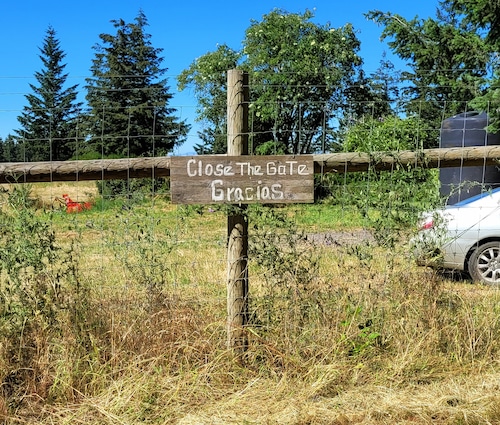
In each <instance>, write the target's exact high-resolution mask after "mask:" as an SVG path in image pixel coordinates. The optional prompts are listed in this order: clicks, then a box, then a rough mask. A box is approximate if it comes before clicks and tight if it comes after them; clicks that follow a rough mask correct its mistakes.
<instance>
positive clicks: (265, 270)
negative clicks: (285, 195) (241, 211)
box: [249, 206, 319, 327]
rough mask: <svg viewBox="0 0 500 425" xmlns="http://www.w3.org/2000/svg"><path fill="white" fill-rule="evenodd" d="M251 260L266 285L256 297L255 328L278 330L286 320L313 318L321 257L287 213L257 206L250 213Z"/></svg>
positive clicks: (254, 306)
mask: <svg viewBox="0 0 500 425" xmlns="http://www.w3.org/2000/svg"><path fill="white" fill-rule="evenodd" d="M249 223H250V228H249V258H250V260H251V266H252V267H257V270H258V272H259V273H260V274H261V276H262V278H263V279H264V281H265V285H266V286H265V288H263V292H262V296H261V297H257V296H256V297H254V298H253V299H252V303H253V310H254V311H253V314H252V316H253V320H252V325H260V326H270V327H273V326H276V325H277V324H278V323H279V322H280V321H282V320H284V318H285V317H290V315H292V316H293V318H294V319H293V320H294V323H296V324H300V323H303V321H304V320H306V318H307V317H308V316H309V315H311V314H314V311H315V309H316V308H317V306H316V304H315V303H314V298H315V295H314V294H315V288H314V280H315V277H316V275H317V273H318V267H319V263H318V255H316V254H315V252H314V250H313V249H312V248H311V246H310V245H309V244H308V243H307V241H306V237H305V235H304V234H303V233H302V232H301V231H299V230H298V228H297V226H296V223H295V222H294V221H293V220H292V219H291V218H290V217H288V216H287V212H286V210H283V211H282V210H280V209H277V208H273V207H266V206H254V207H253V208H252V209H250V211H249Z"/></svg>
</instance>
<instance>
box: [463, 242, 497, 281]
mask: <svg viewBox="0 0 500 425" xmlns="http://www.w3.org/2000/svg"><path fill="white" fill-rule="evenodd" d="M468 266H469V273H470V276H471V277H472V280H474V281H477V282H482V283H484V284H486V285H497V286H500V242H488V243H485V244H483V245H480V246H479V247H477V249H476V250H475V251H474V252H473V253H472V255H471V257H470V259H469V263H468Z"/></svg>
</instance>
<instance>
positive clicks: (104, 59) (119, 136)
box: [87, 11, 189, 157]
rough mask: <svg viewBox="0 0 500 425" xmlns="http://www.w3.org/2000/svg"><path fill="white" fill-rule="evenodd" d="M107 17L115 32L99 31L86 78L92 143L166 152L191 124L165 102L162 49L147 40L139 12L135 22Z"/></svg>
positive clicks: (119, 151)
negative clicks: (93, 57)
mask: <svg viewBox="0 0 500 425" xmlns="http://www.w3.org/2000/svg"><path fill="white" fill-rule="evenodd" d="M111 22H112V23H113V25H114V27H115V28H116V34H114V35H111V34H101V35H100V36H99V37H100V39H101V41H102V44H97V45H96V46H95V47H94V49H95V50H96V56H95V59H94V60H93V64H92V67H91V72H92V76H93V77H92V78H89V79H87V84H88V85H87V90H88V93H87V101H88V104H89V106H90V111H91V113H90V114H89V116H88V124H89V132H90V139H91V145H92V148H93V149H94V150H95V151H97V152H99V153H102V154H103V155H104V156H111V155H114V156H120V157H128V156H131V157H136V156H155V155H165V154H167V153H168V152H170V151H172V149H173V148H174V147H175V146H177V145H180V144H181V143H183V142H184V141H185V138H186V135H187V132H188V130H189V127H188V126H187V125H186V124H185V122H183V121H179V119H178V118H176V117H174V114H175V112H176V110H175V109H174V108H171V107H169V106H168V105H169V101H170V100H171V98H172V94H171V93H170V92H169V87H168V86H167V80H166V79H164V78H162V76H163V75H164V73H165V72H166V71H167V69H165V68H162V67H161V63H162V61H163V58H162V57H160V54H161V52H162V49H158V48H154V47H153V46H152V45H151V41H150V38H151V36H150V35H149V34H147V33H146V32H145V27H146V26H147V25H148V23H147V19H146V16H145V15H144V13H143V12H142V11H140V12H139V14H138V16H137V17H136V18H135V22H134V23H126V22H124V21H123V20H122V19H120V20H114V21H111Z"/></svg>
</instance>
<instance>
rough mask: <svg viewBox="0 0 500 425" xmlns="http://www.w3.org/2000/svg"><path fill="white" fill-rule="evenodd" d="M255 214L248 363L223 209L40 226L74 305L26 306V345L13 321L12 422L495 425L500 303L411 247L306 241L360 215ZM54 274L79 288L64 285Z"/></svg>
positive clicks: (8, 390)
mask: <svg viewBox="0 0 500 425" xmlns="http://www.w3.org/2000/svg"><path fill="white" fill-rule="evenodd" d="M57 190H58V191H59V189H57ZM252 210H255V211H259V214H253V213H252V214H253V215H252V220H253V221H252V223H250V224H252V225H255V224H256V225H258V226H257V228H254V227H251V238H253V240H252V241H251V246H252V249H254V251H252V255H251V257H250V264H249V267H250V269H249V270H250V281H249V287H250V313H251V314H250V321H249V326H248V327H247V335H248V341H249V345H248V349H247V350H246V352H245V354H244V356H239V355H238V354H237V353H234V352H233V351H232V350H229V349H228V348H227V347H226V277H227V270H226V267H227V265H226V246H225V244H226V237H227V234H226V232H227V230H226V226H227V214H226V212H225V211H224V209H214V208H211V207H208V206H203V207H201V206H191V207H186V206H174V205H171V204H170V203H169V202H167V201H166V200H165V199H162V198H161V197H160V198H156V199H154V202H152V201H151V200H149V201H144V202H140V203H134V204H129V203H127V202H124V201H119V200H116V201H113V202H102V203H101V201H98V202H96V203H95V206H94V208H93V209H92V210H91V211H86V212H84V213H81V214H75V215H73V214H66V213H65V212H63V211H55V212H49V211H48V210H43V209H38V210H36V212H35V218H37V219H40V221H41V223H44V222H49V223H50V224H51V229H53V231H54V232H55V234H56V241H57V243H58V244H59V245H60V246H61V247H63V248H64V249H65V250H70V249H72V250H73V251H71V252H72V253H73V256H72V259H71V260H70V261H69V262H64V261H63V262H60V263H59V262H57V261H54V262H53V264H47V268H46V269H43V270H37V271H34V272H35V273H34V274H31V275H29V276H31V277H35V278H36V279H34V280H31V281H30V282H32V283H36V282H38V283H36V284H37V285H38V284H43V285H46V286H40V288H50V287H52V286H51V285H56V286H57V284H61V285H63V289H64V288H66V289H65V291H64V292H60V295H61V298H57V297H56V298H51V297H47V296H46V294H47V293H43V292H42V293H40V292H36V291H35V292H28V293H29V294H34V295H36V297H39V298H36V297H35V298H32V300H38V301H37V303H35V304H34V305H36V306H41V307H43V308H40V309H38V310H36V309H34V310H33V314H27V313H25V316H24V320H21V321H18V322H17V323H20V324H21V325H22V332H19V333H14V334H9V333H8V332H7V331H6V329H7V327H6V326H7V324H8V323H9V320H8V318H9V316H8V315H5V311H4V316H2V321H0V378H1V380H2V393H1V395H0V416H1V417H2V420H4V422H5V423H40V424H67V423H76V424H79V423H82V424H84V423H85V424H100V425H102V424H123V423H150V424H166V423H178V424H191V423H210V424H241V423H255V424H278V423H287V424H292V425H302V424H306V423H318V424H327V423H332V424H354V423H358V424H375V425H379V424H386V423H402V424H405V423H408V424H410V423H411V424H419V423H420V424H426V423H441V424H450V425H451V424H487V423H495V422H497V421H498V418H499V417H500V415H499V413H498V412H499V411H500V407H499V406H500V399H499V398H498V395H497V394H498V379H500V372H499V369H498V358H499V356H500V343H499V341H500V338H499V336H500V320H499V319H498V317H499V316H498V305H499V302H500V292H499V291H497V290H495V289H492V288H487V287H483V286H477V285H471V284H470V283H468V282H460V281H452V280H446V279H444V278H443V277H442V276H440V275H439V274H436V273H434V272H433V271H431V270H428V269H422V268H417V267H415V266H414V265H413V263H412V262H411V259H410V257H409V254H408V252H406V250H405V249H406V248H405V246H403V245H402V244H401V245H398V244H396V245H394V246H391V247H390V248H387V247H385V246H377V245H376V244H374V243H373V242H370V243H367V242H366V241H358V242H356V241H354V242H353V243H351V242H349V243H347V242H346V243H338V244H311V243H309V242H305V241H303V240H302V239H300V237H299V233H300V232H299V233H297V232H298V231H304V232H307V233H312V232H328V231H332V232H333V231H334V232H339V231H342V230H347V231H351V230H352V229H355V228H363V227H364V224H363V220H364V218H363V216H362V215H361V214H357V213H356V212H355V211H347V210H346V209H345V208H339V207H336V206H331V205H327V204H322V203H320V204H314V205H291V206H286V207H280V208H273V209H271V210H265V209H259V208H252ZM277 224H279V226H278V225H277ZM12 231H16V232H19V233H18V234H17V236H18V238H21V239H22V238H25V237H26V235H25V234H23V232H21V231H20V230H19V229H18V230H12ZM32 242H33V241H32ZM71 242H73V244H71ZM4 246H5V245H4ZM64 258H66V257H64ZM57 264H58V267H63V266H65V265H66V266H70V269H71V270H72V271H73V272H74V276H75V279H76V281H74V280H70V281H66V280H65V279H64V278H63V277H61V276H59V278H58V279H56V277H57V276H56V275H54V274H53V272H54V271H55V269H54V267H55V266H56V265H57ZM28 271H29V272H33V270H28ZM41 271H43V273H40V272H41ZM3 277H4V278H5V276H3ZM42 277H44V279H43V280H41V281H40V280H37V279H38V278H42ZM75 282H78V284H79V285H74V283H75ZM68 284H71V285H69V286H67V285H68ZM2 285H3V286H2V292H0V293H1V294H2V296H3V297H5V295H6V292H5V289H6V286H5V285H6V282H5V280H3V281H2ZM26 289H27V290H31V289H32V288H30V287H27V288H26ZM3 299H4V300H5V298H3ZM9 347H10V348H9ZM20 353H27V354H29V355H26V356H25V357H22V358H21V357H19V356H20ZM21 360H22V362H21Z"/></svg>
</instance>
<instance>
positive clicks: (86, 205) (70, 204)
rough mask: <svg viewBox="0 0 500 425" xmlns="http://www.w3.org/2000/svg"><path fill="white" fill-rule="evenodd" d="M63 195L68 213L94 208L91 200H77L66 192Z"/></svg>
mask: <svg viewBox="0 0 500 425" xmlns="http://www.w3.org/2000/svg"><path fill="white" fill-rule="evenodd" d="M62 197H63V199H64V202H65V204H66V212H67V213H68V214H71V213H78V212H82V211H83V210H90V209H91V208H92V204H91V203H90V202H75V201H73V200H72V199H71V198H70V197H69V195H67V194H64V195H63V196H62Z"/></svg>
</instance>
